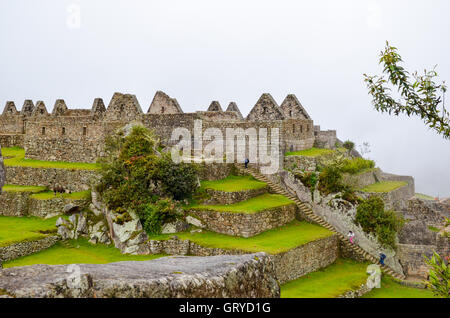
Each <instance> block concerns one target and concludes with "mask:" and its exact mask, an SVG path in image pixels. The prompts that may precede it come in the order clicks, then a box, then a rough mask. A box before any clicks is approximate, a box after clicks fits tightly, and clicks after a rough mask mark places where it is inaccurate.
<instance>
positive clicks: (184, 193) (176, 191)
mask: <svg viewBox="0 0 450 318" xmlns="http://www.w3.org/2000/svg"><path fill="white" fill-rule="evenodd" d="M158 179H159V180H160V182H161V186H162V190H163V191H164V192H165V193H166V194H170V195H171V196H172V197H173V198H174V199H176V200H182V199H185V198H188V197H191V195H192V193H193V189H196V188H197V186H198V167H197V166H195V165H192V164H188V163H184V162H181V163H179V164H174V163H173V162H172V159H171V158H170V155H164V156H163V157H161V159H160V160H159V162H158Z"/></svg>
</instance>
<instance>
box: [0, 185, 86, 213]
mask: <svg viewBox="0 0 450 318" xmlns="http://www.w3.org/2000/svg"><path fill="white" fill-rule="evenodd" d="M30 196H31V193H29V192H5V191H3V192H2V194H0V215H4V216H28V215H32V216H37V217H40V218H51V217H54V216H57V215H60V214H62V213H63V211H64V207H65V206H66V205H67V204H72V205H75V206H79V207H81V208H83V207H87V206H88V205H89V201H88V200H69V199H65V198H62V197H55V198H52V199H48V200H38V199H33V198H31V197H30Z"/></svg>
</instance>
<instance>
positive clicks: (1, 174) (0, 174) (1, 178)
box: [0, 146, 6, 193]
mask: <svg viewBox="0 0 450 318" xmlns="http://www.w3.org/2000/svg"><path fill="white" fill-rule="evenodd" d="M5 180H6V173H5V166H4V164H3V157H2V147H1V146H0V193H2V187H3V185H4V184H5Z"/></svg>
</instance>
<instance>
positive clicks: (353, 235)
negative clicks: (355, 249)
mask: <svg viewBox="0 0 450 318" xmlns="http://www.w3.org/2000/svg"><path fill="white" fill-rule="evenodd" d="M347 236H348V238H349V240H350V243H352V244H354V243H353V238H354V237H355V233H353V232H352V231H348V234H347Z"/></svg>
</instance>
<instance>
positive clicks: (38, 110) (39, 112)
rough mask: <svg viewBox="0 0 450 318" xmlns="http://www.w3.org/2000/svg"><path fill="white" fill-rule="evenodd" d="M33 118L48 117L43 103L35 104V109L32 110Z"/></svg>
mask: <svg viewBox="0 0 450 318" xmlns="http://www.w3.org/2000/svg"><path fill="white" fill-rule="evenodd" d="M32 115H33V116H45V115H48V111H47V108H46V107H45V104H44V102H43V101H38V102H37V103H36V107H35V108H34V110H33V114H32Z"/></svg>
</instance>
